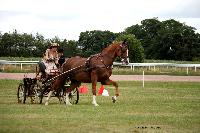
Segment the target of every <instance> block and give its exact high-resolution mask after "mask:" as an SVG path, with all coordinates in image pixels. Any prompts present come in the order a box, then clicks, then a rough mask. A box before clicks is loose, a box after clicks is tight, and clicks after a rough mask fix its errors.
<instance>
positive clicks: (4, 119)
mask: <svg viewBox="0 0 200 133" xmlns="http://www.w3.org/2000/svg"><path fill="white" fill-rule="evenodd" d="M19 82H20V81H18V80H0V132H6V133H8V132H24V133H27V132H30V133H39V132H43V133H44V132H50V133H57V132H83V133H84V132H85V133H88V132H91V133H93V132H199V131H200V84H199V83H191V82H190V83H187V82H146V83H145V88H142V83H141V82H134V81H123V82H118V83H119V88H120V97H119V99H118V101H117V102H116V103H115V104H113V103H112V102H111V96H109V97H102V96H97V102H98V104H99V105H100V106H99V107H94V106H93V105H92V104H91V101H92V94H91V85H90V84H88V87H89V88H90V90H89V93H88V94H81V96H80V100H79V103H78V104H77V105H73V106H70V107H66V106H65V105H64V104H59V101H58V99H57V98H51V99H50V104H49V106H44V104H43V105H39V104H30V99H27V104H18V103H17V97H16V92H17V86H18V84H19ZM99 87H100V85H99V84H98V88H99ZM105 88H106V89H107V90H108V91H109V93H110V95H113V94H114V87H112V86H105Z"/></svg>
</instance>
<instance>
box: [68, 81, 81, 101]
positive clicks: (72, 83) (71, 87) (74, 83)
mask: <svg viewBox="0 0 200 133" xmlns="http://www.w3.org/2000/svg"><path fill="white" fill-rule="evenodd" d="M78 86H80V83H79V82H77V81H71V85H70V87H69V89H67V90H66V99H65V103H66V105H72V104H71V103H70V102H69V94H70V93H71V91H72V90H74V89H75V88H76V87H78Z"/></svg>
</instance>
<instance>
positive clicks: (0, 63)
mask: <svg viewBox="0 0 200 133" xmlns="http://www.w3.org/2000/svg"><path fill="white" fill-rule="evenodd" d="M38 62H39V61H7V60H0V66H1V68H2V69H4V65H6V64H10V65H20V66H21V69H23V65H25V64H26V65H34V64H37V63H38ZM113 66H122V67H123V66H124V67H130V68H131V69H132V70H133V71H134V69H135V67H149V68H151V67H153V69H154V71H155V68H156V67H159V66H165V67H175V68H177V67H183V68H187V73H188V68H194V70H195V72H196V71H197V68H200V64H177V63H129V64H128V65H123V64H122V63H119V62H114V63H113Z"/></svg>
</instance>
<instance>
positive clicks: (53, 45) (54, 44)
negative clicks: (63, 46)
mask: <svg viewBox="0 0 200 133" xmlns="http://www.w3.org/2000/svg"><path fill="white" fill-rule="evenodd" d="M59 46H60V45H59V44H58V43H55V42H54V43H51V46H50V47H59Z"/></svg>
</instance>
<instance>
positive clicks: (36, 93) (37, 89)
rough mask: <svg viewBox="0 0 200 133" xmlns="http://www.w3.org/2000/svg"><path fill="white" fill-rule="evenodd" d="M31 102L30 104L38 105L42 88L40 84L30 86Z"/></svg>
mask: <svg viewBox="0 0 200 133" xmlns="http://www.w3.org/2000/svg"><path fill="white" fill-rule="evenodd" d="M31 92H32V94H31V96H32V97H31V100H32V103H39V102H40V99H41V93H42V87H41V85H40V84H38V83H36V84H33V85H32V86H31Z"/></svg>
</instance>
